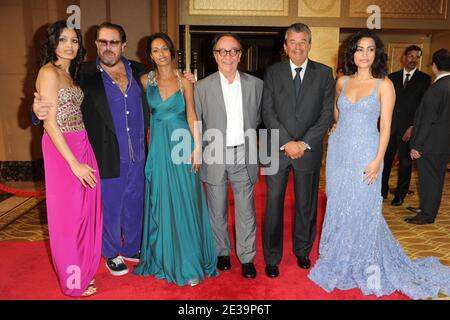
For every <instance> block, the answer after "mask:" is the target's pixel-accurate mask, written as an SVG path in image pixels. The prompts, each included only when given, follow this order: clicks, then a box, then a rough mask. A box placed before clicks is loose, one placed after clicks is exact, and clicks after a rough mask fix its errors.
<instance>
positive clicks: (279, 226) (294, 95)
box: [262, 23, 351, 278]
mask: <svg viewBox="0 0 450 320" xmlns="http://www.w3.org/2000/svg"><path fill="white" fill-rule="evenodd" d="M310 49H311V30H310V29H309V28H308V26H307V25H305V24H302V23H296V24H293V25H291V26H290V27H289V28H288V29H287V30H286V33H285V40H284V50H285V52H286V54H287V55H288V56H289V60H287V61H283V62H279V63H277V64H274V65H272V66H271V67H269V68H268V69H267V72H266V74H265V77H264V94H263V102H262V116H263V121H264V124H265V126H266V128H267V129H269V133H270V131H271V130H274V129H277V130H279V139H280V141H279V143H280V146H281V148H280V150H279V151H278V154H277V155H271V156H272V157H274V156H275V157H278V158H279V171H278V173H277V174H275V175H268V176H266V184H267V204H266V215H265V220H264V230H263V233H264V241H263V248H264V259H265V261H266V269H265V272H266V275H267V276H268V277H270V278H275V277H277V276H278V275H279V270H278V264H279V263H280V262H281V257H282V253H283V208H284V197H285V193H286V186H287V182H288V178H289V174H290V172H291V169H293V171H294V192H295V216H294V228H293V232H294V234H293V245H294V254H295V255H296V256H297V264H298V266H299V267H300V268H303V269H308V268H309V267H310V265H311V262H310V260H309V253H310V252H311V248H312V245H313V242H314V238H315V235H316V211H317V198H318V195H317V192H318V186H319V175H320V166H321V163H322V140H323V137H324V136H325V133H326V132H327V129H328V128H329V126H330V124H331V121H332V118H333V101H334V80H333V74H332V70H331V68H329V67H327V66H325V65H323V64H321V63H318V62H315V61H312V60H309V59H308V53H309V51H310ZM270 136H271V138H273V137H274V134H273V133H270ZM268 145H269V144H268ZM343 152H351V150H343Z"/></svg>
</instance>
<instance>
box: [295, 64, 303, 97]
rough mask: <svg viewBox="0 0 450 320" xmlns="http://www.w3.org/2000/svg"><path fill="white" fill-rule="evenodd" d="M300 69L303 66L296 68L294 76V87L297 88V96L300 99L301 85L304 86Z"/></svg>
mask: <svg viewBox="0 0 450 320" xmlns="http://www.w3.org/2000/svg"><path fill="white" fill-rule="evenodd" d="M300 71H302V68H301V67H299V68H295V77H294V88H295V98H297V99H298V95H299V94H300V87H301V86H302V78H301V77H300Z"/></svg>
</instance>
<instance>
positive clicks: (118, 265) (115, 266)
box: [106, 256, 128, 276]
mask: <svg viewBox="0 0 450 320" xmlns="http://www.w3.org/2000/svg"><path fill="white" fill-rule="evenodd" d="M106 267H107V268H108V270H109V272H111V274H112V275H113V276H123V275H124V274H127V273H128V268H127V266H126V264H125V262H124V261H123V258H122V257H121V256H117V257H114V258H110V259H107V260H106Z"/></svg>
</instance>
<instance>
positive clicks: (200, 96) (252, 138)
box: [194, 71, 263, 185]
mask: <svg viewBox="0 0 450 320" xmlns="http://www.w3.org/2000/svg"><path fill="white" fill-rule="evenodd" d="M239 75H240V80H241V88H242V100H243V101H242V108H243V110H242V111H243V115H244V131H245V132H246V133H248V132H249V131H248V130H249V129H253V130H255V133H256V128H257V127H258V125H259V124H260V122H261V116H260V113H261V112H260V111H261V107H260V105H261V98H262V91H263V81H262V80H260V79H258V78H256V77H254V76H252V75H249V74H247V73H243V72H239ZM194 97H195V108H196V111H197V118H198V119H199V120H200V121H202V129H203V135H205V132H206V131H207V130H215V131H216V132H217V133H218V132H220V133H221V136H222V138H223V139H222V141H221V144H220V145H221V147H222V151H223V154H224V155H225V152H226V131H227V114H226V109H225V101H224V98H223V93H222V87H221V82H220V74H219V72H218V71H217V72H215V73H213V74H212V75H210V76H208V77H206V78H204V79H202V80H200V81H198V82H196V83H195V93H194ZM210 132H211V131H210ZM211 143H214V140H212V141H207V140H205V139H203V149H204V150H205V148H207V147H208V145H209V144H211ZM214 144H216V143H214ZM245 151H246V159H245V164H246V166H247V172H248V175H249V178H250V181H251V182H252V183H253V184H254V183H256V181H257V180H258V164H257V162H256V163H255V161H253V160H254V159H255V157H256V159H257V138H256V134H255V135H246V139H245ZM255 153H256V154H255ZM210 162H211V161H210V158H209V153H208V152H204V153H203V163H202V165H201V167H200V179H201V180H202V181H205V182H207V183H209V184H213V185H214V184H218V183H219V182H220V180H221V178H222V177H223V174H224V171H225V161H223V162H221V163H210Z"/></svg>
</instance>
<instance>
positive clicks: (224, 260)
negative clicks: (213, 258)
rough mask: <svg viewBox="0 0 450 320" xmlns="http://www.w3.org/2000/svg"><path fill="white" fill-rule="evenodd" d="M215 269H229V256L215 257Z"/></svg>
mask: <svg viewBox="0 0 450 320" xmlns="http://www.w3.org/2000/svg"><path fill="white" fill-rule="evenodd" d="M217 269H219V270H222V271H226V270H230V269H231V262H230V256H218V257H217Z"/></svg>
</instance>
